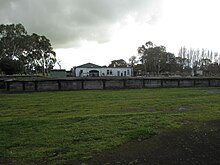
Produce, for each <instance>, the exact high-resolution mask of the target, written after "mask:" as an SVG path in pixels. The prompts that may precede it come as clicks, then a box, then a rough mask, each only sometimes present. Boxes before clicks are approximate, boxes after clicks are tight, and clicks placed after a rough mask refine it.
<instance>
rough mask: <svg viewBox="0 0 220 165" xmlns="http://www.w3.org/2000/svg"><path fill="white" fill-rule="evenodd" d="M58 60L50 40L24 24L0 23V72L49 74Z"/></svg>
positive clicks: (9, 73) (8, 73)
mask: <svg viewBox="0 0 220 165" xmlns="http://www.w3.org/2000/svg"><path fill="white" fill-rule="evenodd" d="M55 62H56V53H55V52H54V51H53V48H52V45H51V43H50V40H49V39H47V38H46V37H45V36H40V35H38V34H35V33H33V34H31V35H29V34H28V33H27V31H26V30H25V28H24V26H23V25H22V24H16V25H15V24H10V25H4V24H1V25H0V74H1V72H3V73H4V74H7V75H11V74H18V73H19V74H33V73H35V74H36V73H41V74H43V75H46V74H48V72H49V70H50V69H52V68H53V67H54V65H55Z"/></svg>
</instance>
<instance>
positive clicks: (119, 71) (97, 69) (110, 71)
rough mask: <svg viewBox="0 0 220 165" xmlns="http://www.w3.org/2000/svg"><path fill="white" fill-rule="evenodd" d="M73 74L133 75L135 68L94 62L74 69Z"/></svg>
mask: <svg viewBox="0 0 220 165" xmlns="http://www.w3.org/2000/svg"><path fill="white" fill-rule="evenodd" d="M73 75H75V76H76V77H101V76H117V77H131V76H132V75H133V70H132V68H131V67H122V68H121V67H120V68H119V67H117V68H112V67H102V66H99V65H95V64H92V63H86V64H83V65H80V66H77V67H74V69H73Z"/></svg>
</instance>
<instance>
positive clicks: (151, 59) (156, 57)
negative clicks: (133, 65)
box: [138, 41, 166, 74]
mask: <svg viewBox="0 0 220 165" xmlns="http://www.w3.org/2000/svg"><path fill="white" fill-rule="evenodd" d="M138 54H139V55H140V61H141V62H142V64H143V65H144V68H145V74H146V72H147V71H148V72H151V73H154V74H155V73H160V71H161V68H162V67H163V66H162V65H165V63H166V48H165V47H164V46H155V45H153V43H152V42H151V41H148V42H147V43H146V44H145V45H142V46H141V47H139V48H138Z"/></svg>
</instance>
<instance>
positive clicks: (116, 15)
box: [0, 0, 161, 47]
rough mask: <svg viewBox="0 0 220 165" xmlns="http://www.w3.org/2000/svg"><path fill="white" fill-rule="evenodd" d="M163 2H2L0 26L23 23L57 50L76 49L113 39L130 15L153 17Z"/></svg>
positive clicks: (78, 0)
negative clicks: (86, 43)
mask: <svg viewBox="0 0 220 165" xmlns="http://www.w3.org/2000/svg"><path fill="white" fill-rule="evenodd" d="M160 1H161V0H0V23H22V24H23V25H24V26H25V27H26V29H27V30H28V32H29V33H33V32H35V33H38V34H41V35H46V36H47V37H48V38H49V39H50V40H51V41H52V43H53V45H54V46H55V47H70V46H77V45H79V44H80V42H81V41H83V40H92V41H97V42H101V43H102V42H107V41H108V40H109V39H110V36H111V28H112V26H113V25H114V24H116V23H119V22H120V21H122V20H123V19H125V17H126V16H127V15H133V16H135V17H137V18H139V19H137V20H140V18H141V17H143V16H145V15H146V14H148V15H152V14H154V12H155V11H157V10H158V9H157V7H158V4H159V3H160ZM152 18H153V17H152ZM145 21H146V20H145ZM151 21H153V20H151Z"/></svg>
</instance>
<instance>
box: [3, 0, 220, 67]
mask: <svg viewBox="0 0 220 165" xmlns="http://www.w3.org/2000/svg"><path fill="white" fill-rule="evenodd" d="M219 7H220V1H219V0H0V24H10V23H22V24H23V25H24V26H25V28H26V30H27V31H28V33H29V34H32V33H37V34H39V35H45V36H46V37H47V38H49V39H50V41H51V43H52V45H53V48H54V49H55V51H56V53H57V58H58V59H59V60H60V61H61V66H62V69H70V68H71V67H73V66H77V65H81V64H83V63H87V62H92V63H95V64H97V65H108V64H109V63H110V62H111V61H112V60H116V59H124V60H126V61H128V59H129V58H130V57H131V56H132V55H137V48H138V47H139V46H141V45H143V44H144V43H146V42H147V41H152V42H153V43H154V44H156V45H164V46H165V47H166V48H167V51H170V52H172V53H175V54H177V52H178V50H179V49H180V47H181V46H187V47H193V48H206V49H212V50H213V51H219V52H220V44H219V43H220V42H219V40H220V32H219V30H220V21H219V16H220V9H219Z"/></svg>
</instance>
